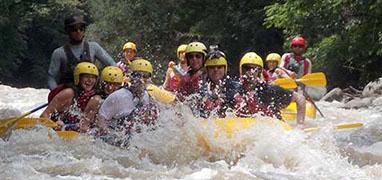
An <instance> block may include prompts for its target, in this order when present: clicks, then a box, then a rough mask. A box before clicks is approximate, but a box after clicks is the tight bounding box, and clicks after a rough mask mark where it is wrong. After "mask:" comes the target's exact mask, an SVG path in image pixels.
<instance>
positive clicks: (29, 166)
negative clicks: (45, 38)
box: [0, 85, 382, 179]
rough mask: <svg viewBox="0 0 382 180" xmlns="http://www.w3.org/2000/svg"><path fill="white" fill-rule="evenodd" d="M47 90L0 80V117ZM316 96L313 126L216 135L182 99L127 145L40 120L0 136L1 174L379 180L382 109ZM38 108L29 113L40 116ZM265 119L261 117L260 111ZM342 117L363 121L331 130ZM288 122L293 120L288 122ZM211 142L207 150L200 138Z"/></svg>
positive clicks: (39, 100) (37, 100)
mask: <svg viewBox="0 0 382 180" xmlns="http://www.w3.org/2000/svg"><path fill="white" fill-rule="evenodd" d="M48 92H49V91H48V90H47V89H33V88H23V89H16V88H12V87H9V86H4V85H0V94H1V96H0V117H1V118H5V117H10V116H15V115H19V114H21V113H22V112H26V111H28V110H31V109H32V108H34V107H37V106H38V105H40V104H43V103H44V102H45V101H46V99H47V94H48ZM342 105H343V104H341V103H339V102H333V103H327V102H318V106H319V107H320V108H321V110H322V111H323V113H324V114H325V115H326V117H325V118H322V117H320V116H319V115H318V116H317V119H315V120H307V122H306V127H311V126H321V127H323V128H321V129H320V130H318V131H315V132H313V133H304V132H302V131H301V130H292V131H288V132H286V131H284V130H283V129H282V128H281V127H278V126H274V125H271V124H269V123H258V124H257V125H256V126H253V127H251V128H249V129H245V130H243V131H240V132H239V133H237V134H235V135H234V136H233V137H232V138H224V135H222V136H221V137H220V138H214V133H213V125H212V123H207V124H202V123H201V122H200V121H199V120H197V119H195V118H194V117H193V116H192V115H191V112H190V110H189V109H188V108H187V107H186V106H184V105H176V106H166V105H163V106H162V107H161V114H160V119H159V127H157V129H156V130H155V131H144V132H143V133H141V134H137V135H135V136H134V137H133V138H132V139H131V142H130V148H129V149H125V148H119V147H115V146H112V145H109V144H107V143H104V142H103V141H100V140H97V139H93V138H91V137H90V136H86V135H81V136H80V137H78V138H75V139H72V140H62V139H60V138H58V137H55V136H54V137H53V138H52V139H49V138H48V136H47V134H48V131H50V130H49V129H47V128H44V127H37V128H34V129H29V130H15V131H13V133H12V135H11V136H10V138H9V140H8V141H3V140H0V158H1V160H0V177H1V179H154V178H155V179H382V166H381V165H380V164H381V163H382V113H381V111H382V108H378V107H370V108H368V109H359V110H347V109H343V108H341V106H342ZM40 113H41V111H39V112H37V113H35V114H33V115H32V116H34V117H38V116H39V114H40ZM259 119H262V118H259ZM341 122H363V123H364V124H365V125H364V127H362V128H357V129H347V130H342V131H339V130H335V129H333V128H332V127H333V125H334V124H336V123H341ZM290 124H292V125H293V124H294V123H293V122H291V123H290ZM199 136H203V137H205V138H206V139H207V140H208V143H209V144H210V146H211V147H212V148H211V149H209V150H208V151H206V149H205V147H203V146H201V145H200V142H199V141H198V137H199Z"/></svg>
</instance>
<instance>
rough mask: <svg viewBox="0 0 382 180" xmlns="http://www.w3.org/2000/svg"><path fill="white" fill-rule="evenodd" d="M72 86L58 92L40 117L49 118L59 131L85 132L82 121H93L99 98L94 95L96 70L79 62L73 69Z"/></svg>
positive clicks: (99, 101) (96, 78)
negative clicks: (54, 122)
mask: <svg viewBox="0 0 382 180" xmlns="http://www.w3.org/2000/svg"><path fill="white" fill-rule="evenodd" d="M73 76H74V84H73V85H72V86H70V87H68V88H65V89H63V90H62V91H60V92H59V93H58V94H57V95H56V96H55V97H54V98H53V99H52V101H51V102H50V103H49V105H48V107H47V108H46V109H45V110H44V112H43V113H42V114H41V116H40V117H42V118H50V119H52V120H54V121H56V123H57V124H58V125H59V128H58V129H59V130H75V131H87V129H83V128H81V122H82V121H93V120H92V119H91V118H92V117H94V115H95V113H96V112H97V110H98V108H99V106H100V103H101V96H99V95H97V94H96V85H97V80H98V76H99V73H98V69H97V67H96V66H95V65H94V64H92V63H90V62H81V63H79V64H78V65H77V66H76V67H75V69H74V73H73Z"/></svg>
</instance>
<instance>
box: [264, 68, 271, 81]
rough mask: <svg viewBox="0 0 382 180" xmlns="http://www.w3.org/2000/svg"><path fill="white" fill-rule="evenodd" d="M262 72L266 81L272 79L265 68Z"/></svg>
mask: <svg viewBox="0 0 382 180" xmlns="http://www.w3.org/2000/svg"><path fill="white" fill-rule="evenodd" d="M262 74H263V77H264V80H265V81H266V82H269V81H271V80H272V77H271V75H270V74H269V73H268V72H267V71H266V70H265V69H263V71H262Z"/></svg>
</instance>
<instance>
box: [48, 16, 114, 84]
mask: <svg viewBox="0 0 382 180" xmlns="http://www.w3.org/2000/svg"><path fill="white" fill-rule="evenodd" d="M87 24H88V23H87V21H86V19H85V17H84V16H83V15H74V16H71V17H69V18H67V19H65V31H66V33H67V34H68V36H69V41H68V42H67V43H66V44H65V45H63V46H61V47H59V48H57V49H55V50H54V51H53V53H52V57H51V61H50V65H49V70H48V87H49V89H51V90H52V89H54V88H56V87H57V85H59V84H66V83H72V82H73V77H72V74H73V69H74V67H75V66H76V65H77V64H78V63H79V62H84V61H87V62H92V63H94V62H95V61H96V60H99V61H100V62H101V63H102V64H103V65H115V62H114V60H113V59H112V58H111V56H110V55H109V54H108V53H107V52H106V51H105V50H104V49H103V48H102V47H101V46H100V45H99V44H98V43H96V42H87V41H85V40H84V37H85V30H86V26H87Z"/></svg>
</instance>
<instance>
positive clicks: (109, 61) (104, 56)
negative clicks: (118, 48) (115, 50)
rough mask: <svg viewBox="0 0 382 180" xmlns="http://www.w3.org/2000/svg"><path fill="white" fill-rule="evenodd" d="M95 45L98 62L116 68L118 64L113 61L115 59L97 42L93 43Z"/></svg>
mask: <svg viewBox="0 0 382 180" xmlns="http://www.w3.org/2000/svg"><path fill="white" fill-rule="evenodd" d="M92 43H94V47H95V49H94V50H95V56H96V58H97V59H98V60H100V62H101V63H102V64H104V65H107V66H116V63H115V61H114V60H113V58H112V57H111V56H110V55H109V54H108V53H107V52H106V50H105V49H103V48H102V47H101V46H100V45H99V44H98V43H96V42H92Z"/></svg>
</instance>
